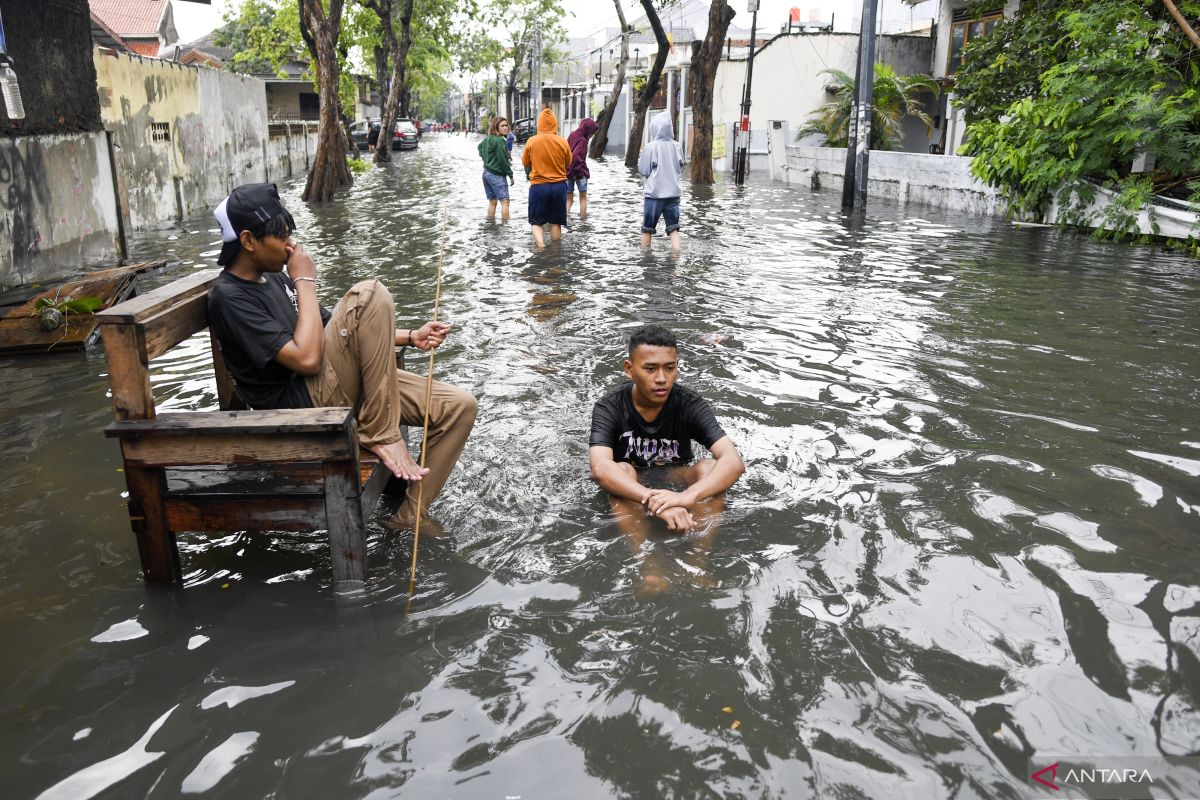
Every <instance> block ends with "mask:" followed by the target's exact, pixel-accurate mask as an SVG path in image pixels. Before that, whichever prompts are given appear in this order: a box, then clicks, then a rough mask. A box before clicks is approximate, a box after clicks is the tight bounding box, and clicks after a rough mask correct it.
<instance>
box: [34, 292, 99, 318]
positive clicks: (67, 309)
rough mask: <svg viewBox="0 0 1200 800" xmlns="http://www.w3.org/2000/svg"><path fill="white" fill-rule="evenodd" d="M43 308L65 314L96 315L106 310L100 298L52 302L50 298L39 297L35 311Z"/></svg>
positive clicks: (92, 297)
mask: <svg viewBox="0 0 1200 800" xmlns="http://www.w3.org/2000/svg"><path fill="white" fill-rule="evenodd" d="M43 308H53V309H54V310H56V311H61V312H62V313H64V314H94V313H96V312H97V311H99V310H100V309H102V308H104V300H103V298H100V297H94V296H88V297H78V298H76V299H74V300H58V299H57V298H56V299H54V300H51V299H50V298H49V297H39V298H38V299H37V302H35V303H34V304H33V309H34V311H41V310H42V309H43Z"/></svg>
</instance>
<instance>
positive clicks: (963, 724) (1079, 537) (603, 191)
mask: <svg viewBox="0 0 1200 800" xmlns="http://www.w3.org/2000/svg"><path fill="white" fill-rule="evenodd" d="M401 156H402V157H401V158H400V159H398V160H397V162H396V163H395V164H394V165H392V166H389V167H387V168H384V169H379V170H372V171H371V172H370V173H368V174H366V175H364V176H360V177H359V178H358V180H357V182H356V184H355V186H354V187H353V188H351V189H350V190H349V191H347V192H346V193H345V194H344V196H343V197H341V198H339V200H338V201H337V202H335V203H333V204H330V205H328V206H324V207H309V206H305V205H304V204H301V203H300V202H299V201H298V198H297V195H298V192H299V189H300V188H301V187H300V186H299V185H298V184H296V183H293V184H290V185H288V186H286V187H285V190H284V191H285V195H286V197H287V199H288V202H289V203H290V205H291V208H292V210H293V212H294V214H295V216H296V218H297V221H298V223H299V225H300V231H301V234H300V238H301V239H302V240H303V241H304V242H305V243H306V245H307V246H309V247H310V249H311V250H312V251H313V252H314V254H315V257H316V259H317V261H318V264H319V265H320V267H321V282H320V291H321V293H322V297H323V299H324V300H325V301H326V302H327V303H329V304H332V302H334V301H335V300H336V299H337V296H338V294H339V293H340V291H343V290H344V289H345V288H346V287H348V286H350V285H351V284H352V283H353V282H355V281H356V280H359V279H361V278H364V277H370V276H375V275H379V276H381V277H383V278H384V280H385V281H386V282H387V283H388V285H389V286H391V288H392V289H393V291H394V293H395V295H396V298H397V311H398V314H399V317H400V319H401V320H402V321H412V322H416V321H419V320H422V319H424V318H426V317H427V316H428V315H429V313H430V309H431V308H432V305H433V294H434V275H435V274H436V269H437V252H438V225H437V220H438V212H439V210H440V207H441V206H442V205H443V204H445V205H448V206H449V207H450V208H451V209H452V220H451V223H450V226H449V230H448V241H447V250H446V264H445V271H444V288H443V294H442V309H443V314H444V317H445V318H446V319H447V321H449V322H450V323H451V324H452V325H453V326H454V327H455V333H454V335H453V336H452V337H451V339H450V340H448V342H447V345H446V347H445V348H443V349H442V350H441V351H440V354H439V357H438V361H437V364H438V366H437V369H438V375H439V378H441V379H444V380H448V381H451V382H453V383H456V384H459V385H462V386H465V387H467V388H469V389H470V390H471V391H473V392H474V393H475V394H476V395H477V396H478V397H479V398H480V416H479V422H478V424H477V426H476V430H475V433H474V435H473V437H472V439H471V441H470V442H469V443H468V446H467V450H466V452H465V454H464V457H463V460H462V462H461V464H460V466H459V468H458V469H457V470H456V472H455V474H454V475H453V476H452V478H451V482H450V484H449V485H448V487H447V490H446V492H445V494H444V496H443V498H442V499H441V500H440V502H439V504H438V505H437V506H435V512H436V514H437V516H438V518H439V520H440V521H441V523H442V524H443V525H444V526H445V528H446V529H447V530H449V531H452V532H453V536H452V537H450V538H445V539H439V540H430V541H427V542H422V546H421V563H420V571H419V580H418V595H417V597H416V598H415V599H414V601H413V612H412V614H411V616H408V617H406V616H405V615H404V605H405V601H406V599H407V579H406V576H407V564H408V558H409V556H410V553H411V550H410V546H411V542H410V541H409V540H408V539H407V538H406V537H404V536H400V535H397V534H395V533H392V532H389V531H386V529H385V528H384V526H383V524H382V523H383V521H384V519H386V511H385V510H381V511H380V513H378V514H377V515H376V517H375V518H374V519H373V520H372V522H371V529H372V536H371V539H370V553H369V558H370V570H371V583H370V586H369V592H368V594H367V596H366V597H365V598H364V599H363V601H362V602H360V603H357V604H353V605H338V604H337V603H336V602H335V601H334V599H333V598H332V597H331V595H330V592H329V591H328V589H329V585H328V584H329V580H330V568H329V560H328V552H327V546H326V543H325V537H324V535H323V534H322V533H320V532H314V533H311V534H301V535H279V536H248V535H243V534H237V533H232V534H227V535H208V536H197V535H187V536H183V537H181V552H182V558H183V563H184V570H185V574H186V580H187V585H188V588H187V589H186V591H182V592H164V591H158V590H149V589H146V588H145V587H144V586H143V585H142V583H141V581H140V578H139V574H138V566H137V556H136V552H135V548H134V543H133V537H132V535H131V534H130V532H129V527H128V520H127V517H126V512H125V508H124V505H123V498H122V490H123V488H124V481H123V477H122V475H121V474H120V472H119V468H120V466H121V463H120V458H119V455H118V452H117V449H116V445H115V444H113V443H112V442H109V441H107V440H105V439H103V438H102V436H101V434H100V431H101V430H102V428H103V426H104V425H105V424H106V422H107V421H108V420H109V419H110V418H111V410H110V401H109V400H108V398H107V396H106V388H107V380H106V376H105V365H104V361H103V358H102V356H99V355H95V354H93V355H89V356H80V357H75V356H69V357H58V358H33V359H26V360H6V361H4V362H3V364H2V366H3V369H4V387H5V391H4V401H3V403H2V404H0V415H2V417H0V418H2V420H3V423H4V424H3V426H2V427H0V441H2V443H3V448H2V450H0V458H2V459H3V465H4V467H5V474H6V475H7V485H6V499H5V503H4V506H3V512H2V513H3V519H4V525H3V528H2V530H3V537H4V545H5V546H4V548H3V553H4V560H3V562H0V563H2V564H3V567H2V568H3V572H4V574H3V577H4V580H3V582H2V583H0V625H2V626H3V633H4V635H5V640H6V642H7V645H8V649H9V651H10V653H11V655H10V656H9V657H8V658H6V659H4V661H3V666H0V674H2V675H3V678H4V682H3V685H4V686H5V688H6V692H5V694H4V698H5V699H4V706H3V709H4V710H3V718H4V722H5V724H4V725H3V727H2V728H0V737H2V740H0V744H2V745H3V747H4V751H5V752H6V753H9V754H10V755H11V757H10V758H9V759H7V760H6V765H5V766H4V768H3V777H4V778H5V786H6V794H9V793H11V794H12V796H17V797H37V796H39V795H40V796H42V797H46V798H66V797H70V798H85V797H93V796H97V797H118V796H119V797H133V796H137V797H140V796H149V797H175V796H178V795H180V794H181V793H194V794H203V795H206V796H220V797H238V798H241V797H263V796H278V797H285V796H286V797H368V796H369V797H398V796H401V794H403V796H412V797H423V796H451V797H476V796H501V795H514V796H515V795H520V796H522V797H526V798H531V797H559V796H563V795H564V794H567V793H569V794H571V795H574V796H580V797H608V796H612V795H617V796H631V797H642V796H686V797H691V796H746V797H760V796H781V797H783V796H787V797H795V796H801V797H803V796H809V795H817V796H847V797H858V796H861V797H878V796H885V795H888V794H891V795H895V796H903V797H921V798H925V797H951V796H954V797H960V796H979V797H1014V798H1015V797H1024V796H1026V792H1025V791H1024V787H1025V786H1027V785H1028V782H1027V779H1026V775H1027V774H1028V770H1027V767H1026V758H1027V757H1030V756H1033V757H1035V758H1036V757H1038V756H1042V755H1050V754H1053V755H1059V756H1067V755H1071V754H1081V755H1092V756H1113V757H1115V756H1123V755H1134V754H1136V755H1157V754H1166V755H1189V754H1196V753H1197V751H1200V715H1198V712H1197V710H1196V705H1197V704H1196V702H1195V697H1196V689H1195V687H1196V685H1197V680H1198V676H1200V664H1198V662H1197V659H1200V646H1198V645H1197V642H1200V569H1198V557H1197V555H1196V552H1197V550H1196V547H1195V537H1196V532H1197V531H1198V530H1200V418H1198V417H1197V415H1196V407H1197V401H1198V400H1200V358H1198V352H1197V351H1198V347H1200V345H1198V344H1197V340H1196V336H1195V332H1196V330H1197V327H1198V325H1197V323H1198V322H1200V319H1198V312H1197V308H1198V304H1197V300H1200V279H1198V276H1197V272H1196V268H1195V264H1194V262H1191V261H1187V260H1185V259H1182V258H1179V257H1177V256H1174V255H1171V254H1166V253H1161V252H1156V251H1153V250H1149V249H1144V248H1129V247H1123V246H1116V245H1111V244H1105V243H1098V242H1094V241H1091V240H1088V239H1084V238H1079V237H1073V236H1060V235H1058V234H1056V233H1054V232H1052V231H1046V230H1018V229H1014V228H1013V227H1011V226H1009V225H1007V224H1006V223H1003V222H1000V221H990V220H977V219H969V218H961V217H955V216H952V215H945V214H940V213H936V212H933V211H929V210H919V209H916V208H913V207H909V208H906V209H905V208H897V207H894V206H890V205H888V204H885V203H876V204H875V205H874V206H873V207H872V209H871V214H870V215H869V216H868V217H867V219H866V220H865V221H848V220H846V219H844V218H843V217H842V216H841V215H840V214H839V213H838V211H837V209H836V205H837V200H838V198H837V196H836V193H812V192H809V191H807V190H800V189H797V188H793V187H786V186H782V185H777V184H771V183H769V182H767V181H766V180H765V179H764V178H762V177H759V178H756V179H755V181H754V182H753V183H752V184H751V185H750V186H748V187H746V189H745V191H736V190H733V189H731V188H728V187H725V186H717V187H713V188H711V189H709V188H705V189H703V190H699V189H697V190H693V191H691V192H690V193H689V194H688V196H687V197H685V199H684V233H685V246H684V251H683V252H682V253H681V254H680V255H678V256H672V255H670V254H669V252H668V250H667V248H666V245H665V242H663V241H660V242H656V245H655V247H653V248H651V249H650V250H649V251H646V252H643V251H641V249H640V248H639V247H638V243H637V238H638V219H639V216H640V195H639V191H638V186H637V183H636V181H635V180H634V179H633V178H632V177H631V176H630V175H628V174H627V173H626V172H625V170H624V169H623V168H622V167H621V166H620V165H619V164H616V163H608V164H602V165H596V166H595V167H594V168H593V175H594V179H593V180H594V183H593V190H592V192H591V193H590V199H591V201H592V202H591V204H590V205H589V214H588V217H587V219H586V220H583V221H577V220H573V221H572V226H571V228H570V230H568V231H567V232H566V234H565V235H564V239H563V241H562V242H561V243H560V244H557V245H552V246H550V247H547V248H546V250H545V251H543V252H539V253H532V252H531V248H530V246H529V232H528V226H526V225H525V224H524V210H525V209H524V202H523V197H522V193H521V192H520V191H518V192H517V193H515V194H514V204H513V219H512V221H511V222H510V223H508V224H498V223H494V222H487V221H485V220H484V207H485V202H484V200H483V198H482V196H477V195H479V194H480V193H479V192H478V162H477V155H476V154H475V152H474V142H473V141H470V140H467V139H463V138H458V139H454V138H449V137H446V138H440V139H439V138H437V137H431V138H429V139H428V140H427V141H426V142H425V143H424V144H423V145H422V147H421V149H420V151H419V152H416V153H407V154H401ZM519 189H521V187H518V190H519ZM218 238H219V237H218V234H217V232H216V230H215V226H214V224H213V223H212V221H211V220H210V219H208V218H207V217H206V216H205V215H199V216H197V217H195V218H192V219H189V220H187V221H185V222H184V223H183V224H181V225H179V226H176V227H172V228H169V229H166V230H163V231H158V232H150V233H146V234H143V235H142V236H141V237H140V239H139V241H138V242H137V244H136V247H135V251H136V252H135V253H134V255H135V256H136V257H142V256H146V257H150V256H161V255H163V254H169V255H171V256H172V257H173V258H174V259H176V262H175V263H174V265H173V266H172V267H171V268H170V269H169V270H168V271H167V273H166V274H164V275H161V276H157V277H156V278H155V280H160V281H164V280H168V279H172V278H174V277H178V276H180V275H183V274H186V273H187V272H189V271H190V270H192V269H194V268H198V267H205V266H208V265H209V264H210V263H211V260H212V255H213V253H214V252H215V248H216V242H217V240H218ZM650 321H652V322H659V323H663V324H666V325H669V326H671V327H673V328H674V329H675V330H676V332H677V334H678V335H679V337H680V339H681V341H682V342H683V343H684V349H683V352H682V378H681V380H683V381H684V382H685V383H687V384H688V385H690V386H692V387H693V388H695V389H696V390H697V391H699V392H701V393H702V394H704V395H705V396H706V397H708V398H710V399H711V400H712V401H713V404H714V406H715V407H716V410H717V413H718V415H719V416H720V418H721V421H722V424H723V426H724V427H725V429H726V430H727V432H728V433H729V434H730V436H731V437H732V438H733V439H734V440H735V441H736V442H737V444H738V446H739V448H740V450H741V452H742V454H743V457H744V458H745V460H746V464H747V474H746V475H745V477H744V478H743V479H742V480H741V481H740V482H739V484H738V485H737V486H736V487H735V488H734V490H733V491H731V493H730V496H729V504H728V507H727V509H726V511H725V513H724V515H723V519H722V522H721V525H720V528H719V531H718V533H717V535H716V537H715V539H714V540H713V541H712V542H711V547H710V548H709V549H708V552H707V561H706V562H704V563H701V564H699V565H698V564H697V562H696V561H695V556H696V554H697V549H696V546H695V545H696V543H695V542H693V541H689V540H679V539H675V538H671V537H657V538H653V537H652V539H651V540H650V541H649V542H648V544H647V545H646V550H645V553H646V555H647V557H648V558H652V559H653V560H654V563H655V564H656V565H658V566H659V567H661V568H662V569H663V570H664V572H665V573H666V574H669V575H672V576H674V577H676V578H677V580H673V581H672V583H671V589H670V591H668V592H665V593H663V594H660V595H658V596H655V597H654V598H652V599H645V598H642V597H640V596H638V595H636V594H635V592H634V587H635V586H636V585H637V581H638V575H639V570H640V569H641V566H640V564H639V558H638V557H637V555H635V554H634V553H631V551H630V549H629V547H628V546H627V545H626V543H625V541H624V540H623V538H622V537H621V536H620V534H619V532H618V530H617V526H616V523H615V521H614V519H613V517H612V514H611V512H610V510H609V505H608V502H607V499H606V498H604V497H603V496H601V495H600V493H599V492H597V490H596V488H595V487H594V486H593V485H592V484H591V483H590V481H588V479H587V475H586V473H587V470H586V451H587V430H588V420H589V415H590V410H591V405H592V403H593V402H594V401H595V399H596V398H597V397H598V396H600V394H601V393H602V392H603V391H604V390H605V389H606V388H608V387H610V386H612V385H615V384H616V383H617V382H618V381H619V380H621V376H620V366H621V360H622V358H623V355H624V345H623V336H625V335H626V334H627V333H628V332H629V331H630V330H631V329H632V328H634V327H636V326H637V325H639V324H641V323H642V322H650ZM207 363H208V356H207V342H206V340H204V338H203V337H197V338H196V339H194V340H192V341H190V342H188V343H185V345H183V346H182V347H180V348H177V349H176V350H175V351H173V352H172V353H171V354H170V355H169V356H168V357H166V358H164V359H160V360H159V361H158V362H156V363H155V365H154V390H155V393H156V397H157V398H158V399H159V402H160V407H163V408H172V409H197V408H212V407H215V405H216V396H215V387H214V385H213V382H212V379H211V375H210V374H209V373H208V372H207V370H208V366H207ZM412 368H413V369H414V370H417V371H420V370H423V369H424V364H423V363H422V364H416V365H413V366H412ZM690 578H696V579H695V580H692V579H690ZM1172 791H1174V792H1175V794H1176V795H1177V796H1197V795H1198V794H1200V780H1198V779H1197V778H1196V777H1195V776H1194V775H1191V774H1190V773H1187V772H1184V773H1183V774H1182V776H1177V777H1176V783H1175V784H1174V788H1173V789H1172Z"/></svg>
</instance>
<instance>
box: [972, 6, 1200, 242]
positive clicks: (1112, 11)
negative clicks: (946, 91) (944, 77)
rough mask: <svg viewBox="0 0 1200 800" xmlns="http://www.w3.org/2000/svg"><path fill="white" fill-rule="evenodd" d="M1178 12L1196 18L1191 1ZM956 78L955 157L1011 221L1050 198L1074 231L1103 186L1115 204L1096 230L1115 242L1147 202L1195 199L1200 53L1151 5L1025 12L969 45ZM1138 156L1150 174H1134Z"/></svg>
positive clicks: (1199, 11)
mask: <svg viewBox="0 0 1200 800" xmlns="http://www.w3.org/2000/svg"><path fill="white" fill-rule="evenodd" d="M1179 5H1180V7H1181V10H1183V13H1184V14H1185V15H1187V16H1189V17H1190V18H1192V19H1195V18H1197V16H1200V2H1196V0H1182V1H1181V2H1180V3H1179ZM955 77H956V88H955V92H956V95H957V96H958V98H957V100H956V103H958V104H959V105H961V106H962V107H963V108H964V109H965V111H966V113H967V119H968V123H969V125H968V128H967V135H966V139H965V140H964V143H963V147H962V149H961V150H960V152H961V153H962V154H964V155H970V156H974V160H973V161H972V166H971V169H972V172H973V173H974V174H975V175H976V176H977V177H978V178H979V179H980V180H982V181H985V182H987V183H989V184H991V185H993V186H996V187H997V188H998V189H999V190H1000V192H1001V193H1002V195H1003V196H1004V198H1005V200H1006V201H1007V202H1008V203H1009V207H1010V209H1011V210H1012V212H1014V213H1016V214H1021V215H1029V216H1034V217H1041V216H1042V215H1044V214H1045V212H1046V211H1047V209H1048V207H1049V204H1050V202H1051V201H1052V200H1057V201H1058V203H1059V205H1060V208H1061V209H1062V211H1063V216H1062V221H1063V222H1064V223H1066V224H1081V223H1084V222H1086V221H1087V220H1085V219H1084V218H1083V217H1084V215H1085V212H1086V209H1087V207H1088V206H1089V205H1090V204H1091V202H1092V201H1093V200H1094V198H1095V195H1096V187H1097V186H1103V187H1104V188H1105V189H1108V190H1110V191H1112V192H1114V193H1115V194H1116V202H1114V203H1112V204H1111V205H1110V206H1109V208H1108V211H1106V212H1105V216H1104V219H1103V220H1101V221H1100V222H1101V223H1102V224H1103V225H1104V227H1105V228H1106V229H1107V230H1106V231H1098V233H1102V234H1106V235H1115V236H1122V235H1131V234H1133V233H1134V231H1135V227H1136V226H1135V220H1136V212H1137V211H1138V210H1139V209H1140V208H1141V207H1142V206H1143V204H1145V203H1146V202H1147V201H1148V200H1150V199H1151V198H1152V196H1153V195H1154V194H1155V193H1169V194H1174V195H1175V196H1177V197H1186V196H1188V195H1189V194H1190V195H1191V196H1192V197H1194V198H1196V199H1200V198H1197V194H1198V193H1197V191H1196V189H1197V188H1198V184H1200V50H1198V49H1197V48H1195V47H1194V46H1193V45H1192V44H1191V42H1190V41H1188V40H1187V39H1186V37H1185V36H1184V35H1183V33H1182V32H1181V31H1180V30H1179V28H1178V26H1177V25H1176V24H1175V23H1174V21H1173V20H1172V19H1171V17H1170V16H1169V14H1168V13H1167V11H1166V9H1165V8H1164V7H1163V5H1162V4H1161V2H1159V0H1094V2H1089V3H1077V2H1073V1H1071V0H1040V2H1027V3H1023V4H1022V7H1021V9H1020V11H1019V12H1018V13H1017V15H1016V16H1015V17H1014V18H1012V19H1010V20H1006V21H1004V22H1003V23H1001V24H1000V25H998V26H997V27H996V30H995V31H994V33H993V34H992V36H990V37H985V38H981V39H979V40H978V41H976V42H972V43H971V44H969V45H968V46H967V48H966V52H965V61H964V63H963V66H962V67H961V68H960V69H959V71H958V73H957V75H956V76H955ZM1143 153H1150V154H1152V155H1153V156H1154V158H1155V167H1154V171H1153V172H1150V173H1144V174H1139V173H1132V172H1131V169H1132V164H1133V162H1134V160H1135V159H1136V158H1138V156H1139V155H1141V154H1143Z"/></svg>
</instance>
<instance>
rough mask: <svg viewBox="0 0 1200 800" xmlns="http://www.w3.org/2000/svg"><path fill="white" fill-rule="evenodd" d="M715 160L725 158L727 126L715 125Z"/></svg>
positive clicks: (713, 151) (713, 153)
mask: <svg viewBox="0 0 1200 800" xmlns="http://www.w3.org/2000/svg"><path fill="white" fill-rule="evenodd" d="M712 155H713V158H724V157H725V126H724V125H713V149H712Z"/></svg>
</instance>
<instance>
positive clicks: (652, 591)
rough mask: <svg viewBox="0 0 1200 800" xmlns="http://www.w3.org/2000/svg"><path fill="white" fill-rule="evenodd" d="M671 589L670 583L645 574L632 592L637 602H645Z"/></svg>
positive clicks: (660, 576) (657, 576)
mask: <svg viewBox="0 0 1200 800" xmlns="http://www.w3.org/2000/svg"><path fill="white" fill-rule="evenodd" d="M670 588H671V582H670V581H668V580H667V579H666V578H664V577H663V576H662V575H658V574H653V573H652V574H646V575H643V576H642V582H641V583H640V584H639V585H638V586H637V587H636V588H635V589H634V590H633V592H634V596H635V597H637V598H638V599H639V600H645V599H647V598H650V597H655V596H657V595H660V594H662V593H663V592H665V591H667V590H668V589H670Z"/></svg>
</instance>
